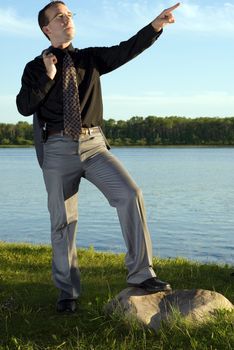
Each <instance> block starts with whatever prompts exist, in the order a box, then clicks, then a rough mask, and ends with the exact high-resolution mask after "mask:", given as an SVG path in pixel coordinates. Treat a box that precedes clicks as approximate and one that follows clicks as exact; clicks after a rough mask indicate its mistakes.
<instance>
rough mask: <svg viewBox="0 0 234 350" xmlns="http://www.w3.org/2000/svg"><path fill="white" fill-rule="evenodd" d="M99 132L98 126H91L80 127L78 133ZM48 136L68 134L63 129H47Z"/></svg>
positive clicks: (89, 133) (90, 133)
mask: <svg viewBox="0 0 234 350" xmlns="http://www.w3.org/2000/svg"><path fill="white" fill-rule="evenodd" d="M99 132H100V128H99V126H94V127H93V128H81V131H80V135H92V134H97V133H99ZM47 135H48V136H52V135H60V136H65V135H68V134H66V133H65V131H64V130H60V131H59V130H48V132H47Z"/></svg>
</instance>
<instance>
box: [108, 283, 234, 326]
mask: <svg viewBox="0 0 234 350" xmlns="http://www.w3.org/2000/svg"><path fill="white" fill-rule="evenodd" d="M219 309H226V310H234V306H233V304H232V303H231V302H230V301H229V300H228V299H227V298H225V297H224V296H223V295H222V294H219V293H216V292H213V291H210V290H203V289H192V290H175V291H172V292H160V293H153V294H149V293H147V292H146V291H144V290H143V289H141V288H132V287H131V288H126V289H124V290H123V291H122V292H120V293H119V294H118V295H117V296H116V297H115V298H114V299H113V300H111V301H110V302H109V303H108V304H106V306H105V308H104V311H105V312H106V313H107V314H111V313H118V314H119V313H120V314H123V316H124V317H125V319H129V320H132V319H136V320H138V321H140V322H141V323H142V324H143V325H146V326H148V327H151V328H153V329H154V330H155V331H157V330H158V329H159V328H160V324H161V321H162V320H169V319H170V318H171V317H172V315H173V312H174V311H177V312H179V314H180V315H181V316H183V317H184V318H185V319H186V320H188V321H192V322H197V323H201V322H203V321H205V320H207V319H208V318H210V317H212V315H214V312H215V310H219Z"/></svg>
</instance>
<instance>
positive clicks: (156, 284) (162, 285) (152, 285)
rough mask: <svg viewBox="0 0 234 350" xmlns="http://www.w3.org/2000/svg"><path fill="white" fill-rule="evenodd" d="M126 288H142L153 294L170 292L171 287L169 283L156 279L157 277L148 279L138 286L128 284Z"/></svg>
mask: <svg viewBox="0 0 234 350" xmlns="http://www.w3.org/2000/svg"><path fill="white" fill-rule="evenodd" d="M128 286H129V287H137V288H143V289H145V290H146V291H147V292H152V293H153V292H154V293H156V292H165V291H170V290H171V286H170V284H169V283H167V282H163V281H160V279H158V278H157V277H152V278H149V279H147V280H145V281H143V282H142V283H139V284H132V283H128Z"/></svg>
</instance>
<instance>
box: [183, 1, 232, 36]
mask: <svg viewBox="0 0 234 350" xmlns="http://www.w3.org/2000/svg"><path fill="white" fill-rule="evenodd" d="M233 17H234V4H232V3H228V2H226V3H221V4H219V5H217V4H216V5H205V4H204V3H202V4H200V5H199V4H196V3H195V2H194V1H189V0H188V1H185V2H184V3H183V4H182V5H181V7H180V8H179V9H178V16H177V27H178V29H183V30H187V31H196V32H204V33H216V34H233V33H234V21H233Z"/></svg>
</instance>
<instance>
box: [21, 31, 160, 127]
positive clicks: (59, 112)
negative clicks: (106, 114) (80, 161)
mask: <svg viewBox="0 0 234 350" xmlns="http://www.w3.org/2000/svg"><path fill="white" fill-rule="evenodd" d="M161 33H162V31H160V32H158V33H157V32H155V30H154V29H153V27H152V25H151V24H149V25H147V26H146V27H144V28H143V29H141V30H140V31H139V32H138V33H137V34H136V35H134V36H133V37H132V38H130V39H129V40H127V41H123V42H121V43H120V44H119V45H116V46H112V47H90V48H86V49H80V50H79V49H74V48H73V46H72V44H71V45H70V46H69V47H68V48H66V49H64V50H62V49H58V48H54V47H50V48H49V50H51V52H52V53H54V54H55V56H56V57H57V60H58V62H57V64H56V68H57V73H56V75H55V78H54V79H53V80H51V79H50V78H49V77H48V76H47V74H46V68H45V65H44V62H43V59H42V55H40V56H38V57H36V58H35V59H34V60H33V61H31V62H29V63H28V64H27V65H26V67H25V69H24V73H23V76H22V87H21V89H20V92H19V94H18V95H17V98H16V103H17V108H18V110H19V112H20V113H21V114H22V115H24V116H29V115H31V114H34V113H36V114H37V116H38V117H39V119H40V121H41V122H42V123H46V125H47V128H48V130H63V129H64V126H63V96H62V93H63V92H62V64H63V57H64V55H65V52H66V51H67V50H68V51H69V53H70V54H71V56H72V58H73V61H74V64H75V67H76V71H77V79H78V84H79V96H80V103H81V114H82V125H83V126H86V127H92V126H101V125H102V120H103V106H102V95H101V84H100V76H101V75H102V74H105V73H109V72H111V71H112V70H114V69H116V68H118V67H120V66H121V65H123V64H124V63H126V62H128V61H129V60H131V59H132V58H134V57H136V56H137V55H138V54H140V53H141V52H142V51H143V50H145V49H146V48H148V47H149V46H151V45H152V44H153V43H154V42H155V40H156V39H157V38H158V37H159V35H160V34H161Z"/></svg>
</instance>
